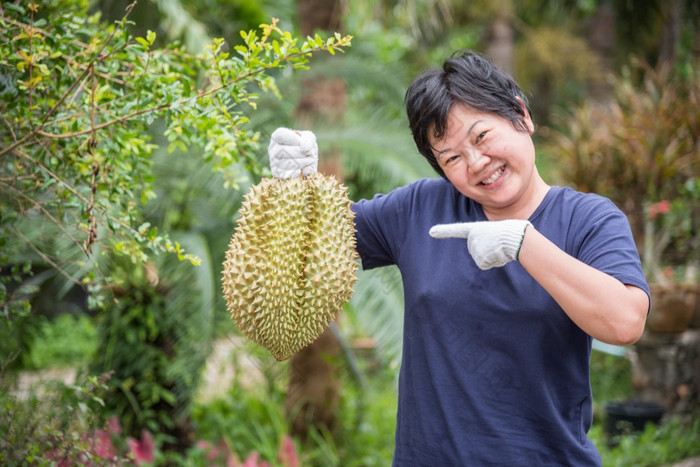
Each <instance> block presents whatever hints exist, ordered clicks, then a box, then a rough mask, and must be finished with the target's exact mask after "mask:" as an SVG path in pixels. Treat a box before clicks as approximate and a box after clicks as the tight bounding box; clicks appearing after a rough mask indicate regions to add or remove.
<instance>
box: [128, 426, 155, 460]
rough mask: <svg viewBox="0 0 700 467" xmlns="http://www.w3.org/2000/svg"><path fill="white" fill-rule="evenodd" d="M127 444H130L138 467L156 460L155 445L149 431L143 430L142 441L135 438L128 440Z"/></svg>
mask: <svg viewBox="0 0 700 467" xmlns="http://www.w3.org/2000/svg"><path fill="white" fill-rule="evenodd" d="M126 442H127V443H128V444H129V449H131V454H133V456H134V460H135V461H136V465H141V464H143V463H151V462H153V460H154V459H155V444H154V443H153V437H152V436H151V433H149V432H148V430H143V431H142V432H141V440H140V441H138V440H135V439H134V438H127V439H126Z"/></svg>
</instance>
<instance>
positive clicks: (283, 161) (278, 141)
mask: <svg viewBox="0 0 700 467" xmlns="http://www.w3.org/2000/svg"><path fill="white" fill-rule="evenodd" d="M267 153H268V155H269V156H270V169H271V170H272V175H273V176H274V177H275V178H282V179H285V178H292V177H298V176H300V175H304V176H308V175H312V174H314V173H316V169H317V167H318V145H317V144H316V135H314V134H313V133H312V132H311V131H296V130H290V129H289V128H277V129H276V130H275V131H274V132H273V133H272V136H271V137H270V145H269V146H268V148H267Z"/></svg>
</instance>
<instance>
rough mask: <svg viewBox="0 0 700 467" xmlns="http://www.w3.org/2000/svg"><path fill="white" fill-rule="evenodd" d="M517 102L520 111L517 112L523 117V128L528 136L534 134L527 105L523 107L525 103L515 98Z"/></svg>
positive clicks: (533, 126)
mask: <svg viewBox="0 0 700 467" xmlns="http://www.w3.org/2000/svg"><path fill="white" fill-rule="evenodd" d="M516 99H517V100H518V102H519V103H520V109H519V110H520V111H519V112H518V113H519V114H521V115H522V116H523V123H525V127H526V128H527V131H528V132H529V133H530V134H533V133H534V132H535V124H534V122H533V121H532V117H531V116H530V112H528V110H527V105H525V102H524V101H523V100H522V99H521V98H520V97H516Z"/></svg>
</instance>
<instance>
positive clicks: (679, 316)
mask: <svg viewBox="0 0 700 467" xmlns="http://www.w3.org/2000/svg"><path fill="white" fill-rule="evenodd" d="M649 289H650V291H651V310H650V311H649V316H648V317H647V323H646V327H647V329H648V330H649V331H651V332H659V333H679V332H683V331H685V330H686V329H688V327H689V325H690V321H691V319H692V318H693V313H694V312H695V304H696V301H697V290H698V288H697V286H696V285H695V284H675V283H670V284H657V283H652V284H649Z"/></svg>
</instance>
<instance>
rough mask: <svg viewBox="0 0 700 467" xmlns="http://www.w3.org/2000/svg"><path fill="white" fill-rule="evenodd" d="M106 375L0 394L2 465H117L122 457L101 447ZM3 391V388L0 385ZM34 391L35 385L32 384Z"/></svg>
mask: <svg viewBox="0 0 700 467" xmlns="http://www.w3.org/2000/svg"><path fill="white" fill-rule="evenodd" d="M108 377H109V376H108V375H103V376H101V377H89V378H88V379H87V381H85V382H84V383H83V384H82V385H78V386H72V387H67V386H65V385H62V384H47V385H46V386H45V387H42V388H41V389H42V394H41V397H40V396H39V395H38V392H37V391H32V392H31V393H30V394H27V395H23V396H20V395H15V394H12V393H10V392H7V391H5V390H3V391H2V392H0V463H1V464H2V465H7V466H15V465H37V466H49V465H52V466H55V465H58V466H70V465H85V466H94V465H123V464H126V463H127V462H128V455H127V454H125V453H122V454H119V453H118V452H116V451H113V450H109V449H104V448H105V446H106V445H105V444H104V441H105V438H104V437H103V435H104V434H105V433H106V431H104V430H101V429H100V428H98V427H99V426H100V421H99V420H100V417H99V413H100V407H101V404H102V401H101V400H100V399H99V397H97V395H96V391H97V389H99V388H100V387H102V386H103V385H104V383H105V381H106V380H107V379H108ZM3 389H6V388H3ZM34 389H35V390H36V389H39V388H34Z"/></svg>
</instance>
